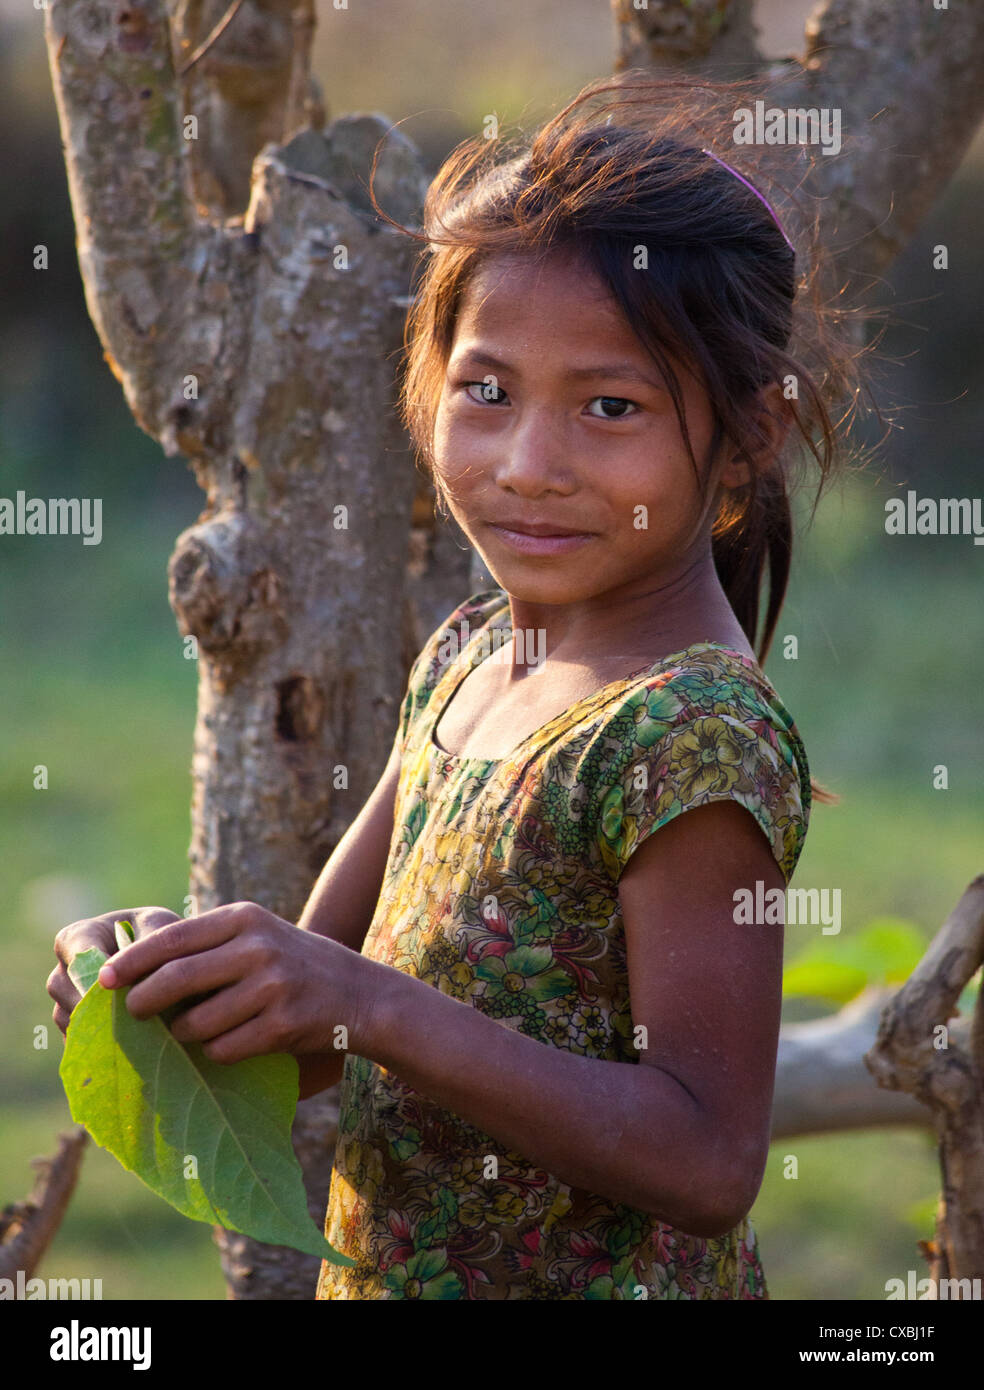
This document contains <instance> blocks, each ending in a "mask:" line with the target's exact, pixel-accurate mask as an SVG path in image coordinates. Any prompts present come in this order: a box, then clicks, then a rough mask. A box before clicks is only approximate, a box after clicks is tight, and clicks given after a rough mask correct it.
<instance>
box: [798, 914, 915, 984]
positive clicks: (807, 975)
mask: <svg viewBox="0 0 984 1390" xmlns="http://www.w3.org/2000/svg"><path fill="white" fill-rule="evenodd" d="M926 945H927V942H926V939H925V937H924V936H923V934H922V932H921V931H920V930H919V928H918V927H917V926H916V925H915V923H913V922H907V921H905V920H903V919H901V918H897V917H876V918H874V919H873V920H872V921H870V922H868V923H866V924H865V926H864V927H862V928H861V930H860V931H858V932H855V933H854V934H852V935H851V936H837V937H831V938H829V939H828V940H827V941H824V942H823V943H822V944H821V943H819V942H818V943H815V944H814V945H812V946H810V947H808V948H807V949H806V950H805V951H803V952H801V953H800V954H799V955H798V956H797V957H796V959H795V960H792V961H790V963H789V965H788V966H787V967H786V970H785V972H784V974H783V981H782V987H783V993H784V994H787V995H793V994H802V995H812V996H814V997H818V998H825V999H829V1000H832V1001H833V1002H834V1003H836V1004H846V1003H847V1002H848V1001H849V1000H851V999H853V998H855V997H856V996H857V995H858V994H860V993H861V991H862V990H863V989H864V988H865V986H866V985H869V984H876V983H877V984H886V985H897V984H902V983H903V982H904V981H905V980H907V979H908V978H909V976H910V975H911V974H912V972H913V970H914V969H915V968H916V966H917V965H918V963H919V961H920V960H921V958H922V956H923V954H924V952H925V950H926Z"/></svg>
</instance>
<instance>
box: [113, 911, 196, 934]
mask: <svg viewBox="0 0 984 1390" xmlns="http://www.w3.org/2000/svg"><path fill="white" fill-rule="evenodd" d="M111 916H112V919H113V921H114V922H129V923H130V924H131V926H132V927H133V934H134V937H135V938H136V940H137V941H140V940H142V939H143V938H144V937H145V936H149V935H150V933H151V932H154V931H158V930H159V929H160V928H161V927H167V926H170V924H171V923H172V922H180V921H181V920H182V918H181V917H180V915H179V914H178V913H177V912H171V911H170V909H169V908H166V907H138V908H136V909H135V910H134V911H133V913H123V912H114V913H112V914H111Z"/></svg>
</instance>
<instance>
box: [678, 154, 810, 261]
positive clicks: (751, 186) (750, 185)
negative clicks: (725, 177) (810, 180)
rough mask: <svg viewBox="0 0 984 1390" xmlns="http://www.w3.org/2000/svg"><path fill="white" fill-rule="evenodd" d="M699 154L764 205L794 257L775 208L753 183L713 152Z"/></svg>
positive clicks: (791, 246)
mask: <svg viewBox="0 0 984 1390" xmlns="http://www.w3.org/2000/svg"><path fill="white" fill-rule="evenodd" d="M701 153H702V154H706V155H709V156H710V158H711V159H713V160H714V161H715V162H716V163H718V164H720V165H721V167H722V169H727V171H728V173H729V174H734V176H735V178H736V179H739V180H740V181H741V182H742V183H743V184H744V185H745V187H746V188H748V189H750V190H751V191H752V192H753V193H754V194H755V196H756V198H757V199H758V200H759V202H760V203H765V206H766V207H767V208H768V209H769V212H770V213H771V214H772V220H773V222H774V223H775V224H776V226H777V227H778V228H779V230H780V232H782V239H783V241H784V242H785V243H786V245H787V246H788V247H789V249H790V251H792V253H793V255H794V256H795V255H796V247H795V246H794V245H793V243H792V242H791V241H790V240H789V237H788V236H787V235H786V233H785V232H784V231H783V227H782V223H781V222H780V221H779V218H778V217H777V216H776V210H775V208H774V207H773V206H772V204H771V203H770V202H769V201H768V200H767V199H766V198H764V197H763V196H762V194H761V193H760V192H759V191H758V189H757V188H756V187H755V185H754V184H753V183H749V181H748V179H746V178H745V176H744V175H743V174H739V172H738V170H737V169H732V167H731V165H730V164H725V162H724V160H723V159H720V158H719V157H718V156H717V155H716V154H715V153H714V152H713V150H702V151H701Z"/></svg>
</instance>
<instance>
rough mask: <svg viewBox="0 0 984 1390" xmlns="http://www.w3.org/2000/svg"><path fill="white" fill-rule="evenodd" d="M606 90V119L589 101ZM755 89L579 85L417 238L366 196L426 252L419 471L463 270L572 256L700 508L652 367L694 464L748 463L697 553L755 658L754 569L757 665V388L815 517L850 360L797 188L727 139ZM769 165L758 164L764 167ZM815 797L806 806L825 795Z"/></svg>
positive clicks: (419, 357)
mask: <svg viewBox="0 0 984 1390" xmlns="http://www.w3.org/2000/svg"><path fill="white" fill-rule="evenodd" d="M606 94H607V100H605V101H603V102H602V103H601V105H600V110H602V111H604V110H606V109H607V110H609V112H610V114H609V115H608V116H607V118H604V117H602V116H600V115H599V114H598V109H599V108H598V107H596V106H595V104H594V103H595V100H596V98H599V97H605V96H606ZM754 95H755V88H754V86H753V84H749V83H747V82H741V83H727V84H721V83H718V84H709V83H706V82H704V81H702V80H700V79H697V78H686V77H684V78H672V79H663V78H659V77H654V76H652V75H651V74H648V73H645V72H637V71H634V72H628V73H623V74H620V75H619V76H618V77H616V78H614V79H611V80H605V81H599V82H593V83H591V84H589V86H587V87H586V88H584V89H583V90H582V91H581V92H580V93H579V95H578V96H577V97H576V98H575V99H574V100H573V101H572V102H570V103H569V104H568V105H567V106H565V107H564V108H563V110H561V111H560V112H559V113H558V114H557V115H556V116H555V117H554V118H553V119H552V120H550V121H548V122H547V123H546V124H545V125H544V126H543V127H542V128H541V129H540V130H539V131H538V132H537V133H536V134H535V135H534V136H533V137H532V139H527V138H523V137H520V138H519V140H518V142H517V145H518V147H517V146H516V145H514V144H513V143H512V142H511V141H510V140H508V139H506V138H505V137H502V136H499V137H498V138H496V139H494V140H487V139H482V138H477V139H473V140H468V141H465V142H464V143H463V144H462V145H459V146H458V147H457V149H455V150H454V151H453V152H452V153H451V154H450V155H449V156H448V158H447V159H446V160H445V162H444V164H443V165H442V166H441V169H440V170H439V172H438V174H437V175H436V177H435V178H434V180H433V182H432V183H431V185H430V188H429V190H428V193H427V197H426V201H425V203H424V211H423V230H422V231H421V232H419V233H418V232H413V231H410V230H409V229H408V228H405V227H402V226H401V225H400V224H399V223H396V222H393V220H392V219H391V218H389V217H387V216H386V214H385V213H384V212H383V210H382V209H381V208H379V206H378V204H376V201H375V197H373V204H374V206H375V207H376V210H377V211H378V212H379V213H380V214H381V215H382V216H383V217H384V218H385V220H386V221H387V222H390V223H391V225H393V226H397V227H399V228H400V230H401V231H404V232H407V233H408V234H409V235H411V236H415V237H417V238H418V239H419V240H421V241H424V242H426V245H424V246H423V247H422V250H421V256H420V265H419V279H418V282H417V285H416V293H415V296H414V298H413V300H412V303H411V307H410V310H409V313H408V315H407V322H406V331H405V338H404V363H403V368H404V370H403V382H402V391H401V402H400V404H401V412H402V416H403V421H404V423H405V425H406V427H407V429H408V431H409V434H410V437H411V439H412V441H413V443H414V445H415V447H416V449H417V452H418V454H419V456H420V457H421V458H422V460H423V461H424V462H425V464H426V466H427V468H428V470H429V471H430V472H431V474H432V475H433V452H432V439H433V426H434V418H435V414H436V410H437V405H438V402H439V399H440V395H441V390H442V385H443V379H444V373H445V370H446V367H447V362H448V359H449V357H450V354H451V350H452V347H453V341H454V334H455V326H456V320H457V316H458V311H459V306H460V304H461V301H462V296H463V294H464V291H465V288H466V286H467V284H468V282H469V279H470V278H471V276H472V275H473V274H474V273H475V271H476V269H477V268H478V266H479V265H480V264H482V263H484V262H485V261H486V260H487V259H488V258H489V257H491V256H494V255H496V254H501V253H511V254H515V253H517V252H521V253H524V254H530V255H531V256H534V257H537V256H540V255H549V254H555V253H572V254H574V255H576V256H579V257H581V258H582V259H583V260H584V261H585V262H586V263H587V264H588V265H589V266H590V267H591V268H592V269H593V270H594V271H595V273H596V274H597V275H598V277H599V278H600V280H601V281H602V283H603V284H605V285H606V286H607V288H608V290H609V292H610V293H611V295H612V297H613V298H614V300H615V302H616V303H617V304H618V305H619V307H620V308H621V310H622V312H623V313H624V315H625V317H626V319H627V321H628V323H629V325H630V326H631V328H632V329H633V331H634V332H635V333H636V335H637V337H638V338H639V339H640V341H641V342H642V343H643V345H644V346H645V347H646V348H647V349H648V350H649V352H650V353H651V354H652V356H653V358H654V359H655V361H656V362H657V364H658V366H659V368H660V370H661V372H662V374H663V378H664V380H665V381H666V383H667V386H668V389H669V390H670V393H671V396H672V399H673V401H674V405H675V407H676V411H677V417H678V419H679V422H680V428H681V432H682V435H683V438H684V441H685V443H686V447H687V450H688V453H689V455H690V459H691V463H692V464H693V467H694V469H695V472H696V474H697V479H698V484H699V486H700V487H701V490H702V495H703V496H704V498H705V504H707V497H708V492H706V491H704V486H705V484H704V480H703V479H702V473H701V469H700V468H699V467H698V464H697V460H696V458H695V457H694V453H693V448H692V445H691V441H690V436H689V432H688V430H687V425H686V419H685V416H684V410H683V397H682V393H681V391H680V386H679V381H678V379H677V377H676V375H675V374H674V372H673V370H672V366H671V363H670V361H669V360H668V358H669V357H670V356H673V357H675V358H676V359H677V360H678V361H680V362H682V363H684V364H685V365H687V366H688V367H689V368H691V369H692V370H695V371H696V373H697V375H698V378H699V379H700V380H701V381H702V382H703V384H704V386H705V389H706V390H707V393H708V397H709V402H710V406H711V409H712V411H713V421H714V432H713V438H712V441H711V446H710V450H709V453H708V459H712V458H714V457H715V455H716V452H717V450H718V449H719V447H720V445H721V444H722V442H723V441H725V440H727V441H729V442H730V444H731V445H732V446H733V451H734V452H735V453H736V454H738V456H739V457H741V458H743V459H745V460H746V461H748V462H749V463H750V465H751V467H750V476H751V481H750V483H749V484H746V485H745V486H743V487H740V488H736V489H733V490H727V489H725V490H724V492H723V495H722V498H721V500H720V501H719V504H718V512H717V514H716V516H715V518H714V523H713V529H712V553H713V558H714V564H715V567H716V569H717V572H718V576H719V578H720V581H721V584H722V587H723V588H724V590H725V592H726V594H727V596H728V600H729V602H730V604H731V606H732V608H733V609H734V612H735V615H736V617H737V618H738V621H739V622H740V623H741V626H742V629H743V630H744V632H745V634H746V636H747V637H748V640H749V642H750V643H751V644H752V646H753V647H754V646H755V643H756V639H757V636H758V629H759V606H760V597H761V590H762V582H763V578H764V573H765V569H766V565H768V570H769V595H768V604H767V607H766V612H765V618H764V624H763V630H762V637H761V642H760V645H759V648H758V659H759V661H760V663H764V661H765V658H766V655H767V653H768V650H769V647H770V645H771V642H772V639H773V636H774V634H775V629H776V623H777V621H778V618H779V613H780V610H781V608H782V604H783V601H784V598H785V594H786V588H787V584H788V580H789V569H790V559H791V555H792V538H793V526H792V515H791V510H790V503H789V491H788V483H789V481H790V476H791V472H792V470H791V467H790V463H789V462H788V461H787V456H788V454H789V453H791V452H792V450H791V448H790V447H789V444H788V443H787V447H786V448H784V449H783V450H781V451H780V453H779V455H778V456H776V457H774V458H772V457H768V456H767V455H765V454H764V452H763V451H764V449H765V445H766V440H767V436H766V435H765V432H764V431H763V430H762V427H761V423H760V420H761V417H760V410H759V409H758V408H757V402H756V401H755V396H756V393H757V392H758V390H759V389H760V388H761V387H762V386H764V385H765V384H766V383H769V382H772V381H779V382H782V383H787V384H788V383H789V382H790V381H791V380H792V381H794V382H795V394H794V395H793V398H788V397H787V399H788V406H789V411H790V414H791V417H792V419H793V421H795V424H796V427H797V428H796V431H795V432H794V431H790V437H791V440H792V443H793V444H794V445H796V446H797V447H798V449H799V451H800V453H801V454H803V456H804V457H806V458H808V459H811V460H812V461H813V462H814V463H815V465H816V467H817V469H818V470H819V483H818V487H817V493H816V497H815V499H814V503H813V513H812V514H811V521H812V516H813V514H815V512H816V506H817V504H818V502H819V500H820V496H821V493H822V491H823V488H824V486H825V484H826V483H827V482H828V481H829V480H830V478H831V477H832V476H833V474H834V472H835V469H836V468H837V467H838V466H839V465H840V464H841V463H842V462H843V454H842V448H841V445H840V441H839V439H838V429H839V427H840V426H841V425H843V424H844V423H846V422H847V420H848V419H849V417H850V416H852V415H853V413H854V412H855V410H856V407H857V404H858V397H859V394H860V391H861V384H860V378H859V375H858V374H857V359H858V358H859V356H860V354H861V352H862V351H863V350H862V349H859V348H858V347H857V346H855V344H854V339H853V336H852V334H851V333H850V330H849V327H845V322H844V321H845V319H849V318H852V317H853V316H854V314H856V313H857V312H858V311H856V310H855V311H845V310H844V309H842V308H840V307H830V306H829V305H827V304H825V302H824V299H823V290H822V285H823V283H824V281H825V280H826V276H827V265H826V263H825V261H824V258H823V253H822V251H821V249H820V246H819V218H818V216H817V215H816V214H814V216H813V217H812V218H810V217H809V216H807V215H805V214H804V211H803V199H802V198H801V196H800V190H799V188H797V189H796V190H795V192H790V191H789V190H788V189H780V188H779V187H778V185H777V183H776V181H775V178H774V177H770V174H769V173H768V172H767V171H766V169H765V168H764V167H763V166H764V161H763V158H762V155H763V152H762V151H761V150H756V149H755V148H754V147H746V146H742V147H740V148H739V147H736V146H735V144H734V140H733V135H734V129H735V127H734V115H735V108H736V105H741V104H742V103H743V102H747V101H748V99H749V98H752V99H754ZM705 149H710V150H714V152H715V153H716V154H718V153H719V157H720V158H722V159H725V160H727V162H728V164H730V165H732V166H733V167H734V168H736V169H738V170H740V173H741V174H742V176H743V177H744V178H747V179H749V180H751V182H752V183H753V184H754V185H755V186H756V188H758V189H759V190H760V192H761V193H762V195H763V197H766V198H768V200H769V202H770V203H771V204H772V206H773V207H774V208H775V209H776V214H777V216H778V217H779V218H781V220H782V224H783V227H784V228H785V231H786V234H787V235H788V236H789V238H790V240H791V241H792V242H793V243H794V245H795V247H796V252H795V255H794V253H793V251H792V250H791V249H790V247H789V246H788V245H787V242H786V239H785V237H784V235H783V231H782V230H780V227H779V226H778V225H777V222H776V218H775V217H774V216H773V215H772V214H771V213H770V211H769V209H768V207H766V206H765V204H764V203H763V202H762V201H761V199H760V198H759V197H756V195H755V193H754V192H752V190H751V189H749V188H748V187H747V186H746V185H745V184H743V183H742V181H741V179H740V178H737V177H735V174H734V173H732V172H729V170H728V169H725V168H722V167H721V164H720V163H718V162H717V161H716V160H714V159H711V158H708V155H707V153H705ZM767 153H768V154H770V155H771V158H770V161H769V168H770V169H771V168H772V167H774V165H775V163H776V155H775V153H774V152H773V151H769V152H767ZM783 153H784V155H787V156H788V158H789V161H790V164H792V163H793V161H796V166H797V169H798V171H799V173H800V180H799V182H800V184H802V182H803V173H802V171H803V169H804V167H806V165H807V164H808V161H806V160H805V157H804V155H803V152H802V151H801V150H800V149H799V148H797V149H795V150H787V151H784V152H783ZM377 158H378V150H377ZM373 172H375V161H374V164H373ZM780 195H782V196H781V198H780ZM642 248H644V249H645V255H644V256H643V258H642V260H643V265H642V267H641V268H640V255H639V253H640V250H641V249H642ZM827 283H828V284H829V280H828V281H827ZM786 390H789V387H788V385H787V387H786ZM784 395H786V391H785V390H784ZM838 405H839V406H842V407H843V414H842V416H841V418H840V420H838V421H837V422H836V423H835V422H834V421H833V419H832V417H831V413H830V412H831V409H832V408H834V407H835V406H838ZM707 481H708V482H710V481H711V479H710V477H708V480H707ZM811 786H812V788H813V794H814V796H815V797H816V798H817V799H818V800H822V801H837V800H839V798H838V797H836V796H835V795H834V794H833V793H830V792H828V791H826V789H825V788H823V787H821V786H820V785H819V784H818V783H816V782H811Z"/></svg>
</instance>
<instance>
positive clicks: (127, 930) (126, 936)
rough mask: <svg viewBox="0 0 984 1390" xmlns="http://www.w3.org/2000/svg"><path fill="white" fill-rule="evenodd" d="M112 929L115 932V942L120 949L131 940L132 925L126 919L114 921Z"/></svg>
mask: <svg viewBox="0 0 984 1390" xmlns="http://www.w3.org/2000/svg"><path fill="white" fill-rule="evenodd" d="M113 930H114V931H115V932H116V944H117V946H118V947H119V949H120V950H121V951H122V950H123V948H124V946H129V944H130V942H131V941H132V940H133V927H132V926H131V925H130V923H129V922H127V921H122V922H116V923H115V924H114V927H113Z"/></svg>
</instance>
